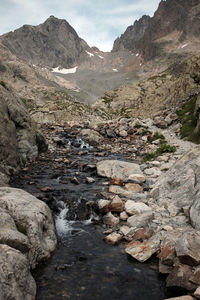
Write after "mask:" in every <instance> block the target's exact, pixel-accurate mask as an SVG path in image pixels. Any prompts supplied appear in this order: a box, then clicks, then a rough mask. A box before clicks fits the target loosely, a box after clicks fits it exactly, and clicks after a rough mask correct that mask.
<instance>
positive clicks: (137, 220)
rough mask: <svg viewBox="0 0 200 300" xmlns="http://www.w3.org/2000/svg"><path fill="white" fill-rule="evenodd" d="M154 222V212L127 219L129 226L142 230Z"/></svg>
mask: <svg viewBox="0 0 200 300" xmlns="http://www.w3.org/2000/svg"><path fill="white" fill-rule="evenodd" d="M152 220H153V213H152V211H147V212H144V213H142V214H140V215H134V216H131V217H129V218H128V219H127V224H128V225H129V226H130V227H134V228H140V227H145V226H147V225H148V224H149V223H150V222H151V221H152Z"/></svg>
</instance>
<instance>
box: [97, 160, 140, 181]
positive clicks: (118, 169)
mask: <svg viewBox="0 0 200 300" xmlns="http://www.w3.org/2000/svg"><path fill="white" fill-rule="evenodd" d="M97 173H98V175H99V176H102V177H107V178H119V179H122V180H125V179H127V178H128V177H129V176H131V175H132V174H141V175H142V171H141V169H140V166H139V165H138V164H134V163H130V162H126V161H121V160H102V161H100V162H98V163H97Z"/></svg>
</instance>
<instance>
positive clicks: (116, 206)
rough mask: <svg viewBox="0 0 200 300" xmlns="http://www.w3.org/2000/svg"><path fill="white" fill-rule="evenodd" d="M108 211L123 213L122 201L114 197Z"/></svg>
mask: <svg viewBox="0 0 200 300" xmlns="http://www.w3.org/2000/svg"><path fill="white" fill-rule="evenodd" d="M110 210H111V211H113V212H119V213H120V212H122V211H123V201H122V200H121V198H120V197H119V196H115V197H114V198H113V200H112V202H111V204H110Z"/></svg>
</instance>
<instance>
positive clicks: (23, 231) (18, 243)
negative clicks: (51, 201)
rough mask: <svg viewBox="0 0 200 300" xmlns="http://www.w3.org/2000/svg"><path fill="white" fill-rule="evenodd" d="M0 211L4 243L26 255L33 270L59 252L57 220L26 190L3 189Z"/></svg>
mask: <svg viewBox="0 0 200 300" xmlns="http://www.w3.org/2000/svg"><path fill="white" fill-rule="evenodd" d="M0 209H1V218H0V225H1V228H2V231H1V232H0V243H4V244H7V245H10V246H12V247H14V248H16V249H19V250H20V251H22V252H23V253H26V256H27V258H28V260H29V262H30V266H31V267H32V268H34V267H35V266H36V264H37V263H38V262H40V261H42V260H44V259H47V258H49V257H50V255H51V254H52V253H53V252H54V251H55V250H56V247H57V239H56V234H55V226H54V220H53V218H52V215H51V211H50V209H49V208H48V206H47V205H46V204H45V203H44V202H42V201H40V200H38V199H37V198H35V197H34V196H32V195H30V194H29V193H27V192H25V191H23V190H20V189H14V188H10V187H1V188H0ZM2 210H3V211H2Z"/></svg>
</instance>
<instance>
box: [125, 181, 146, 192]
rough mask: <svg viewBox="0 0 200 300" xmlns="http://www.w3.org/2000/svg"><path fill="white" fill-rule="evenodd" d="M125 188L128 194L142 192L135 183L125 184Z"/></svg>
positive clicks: (139, 186)
mask: <svg viewBox="0 0 200 300" xmlns="http://www.w3.org/2000/svg"><path fill="white" fill-rule="evenodd" d="M125 188H126V189H127V190H128V191H130V192H136V193H142V192H143V188H142V187H141V185H139V184H137V183H127V184H125Z"/></svg>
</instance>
